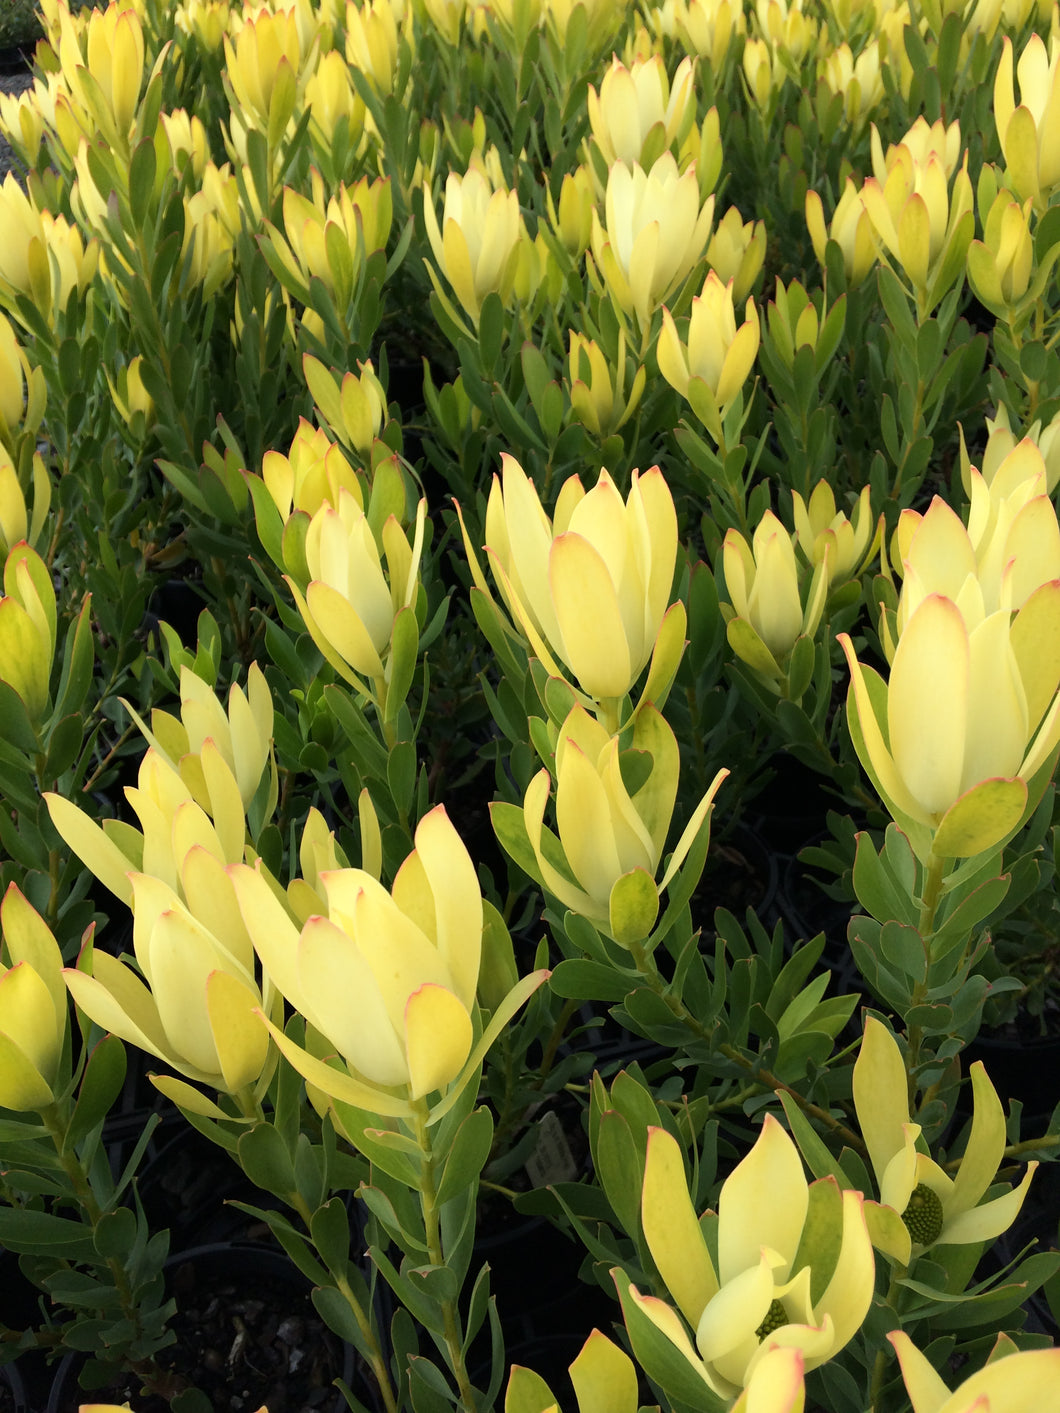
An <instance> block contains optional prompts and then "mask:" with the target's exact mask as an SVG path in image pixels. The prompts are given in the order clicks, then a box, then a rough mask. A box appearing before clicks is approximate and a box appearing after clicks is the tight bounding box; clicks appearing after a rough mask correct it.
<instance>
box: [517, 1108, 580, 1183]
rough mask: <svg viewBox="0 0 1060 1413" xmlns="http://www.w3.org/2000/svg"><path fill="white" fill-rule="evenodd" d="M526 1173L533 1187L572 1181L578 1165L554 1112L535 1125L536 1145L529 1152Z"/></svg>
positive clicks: (576, 1174) (576, 1173) (575, 1175)
mask: <svg viewBox="0 0 1060 1413" xmlns="http://www.w3.org/2000/svg"><path fill="white" fill-rule="evenodd" d="M526 1173H527V1176H528V1177H529V1179H530V1181H531V1182H532V1183H533V1184H534V1186H535V1187H547V1186H548V1185H549V1183H552V1182H573V1181H574V1179H575V1178H576V1177H577V1176H578V1167H577V1164H576V1163H575V1161H574V1155H573V1153H572V1152H571V1151H570V1144H569V1143H568V1142H567V1139H566V1136H565V1135H564V1132H563V1125H562V1124H561V1123H560V1121H559V1119H558V1118H557V1117H556V1115H555V1114H554V1113H548V1114H546V1115H545V1117H544V1118H543V1119H542V1120H541V1122H540V1123H539V1124H538V1126H537V1147H536V1148H535V1149H534V1151H533V1153H531V1155H530V1158H529V1161H528V1162H527V1165H526Z"/></svg>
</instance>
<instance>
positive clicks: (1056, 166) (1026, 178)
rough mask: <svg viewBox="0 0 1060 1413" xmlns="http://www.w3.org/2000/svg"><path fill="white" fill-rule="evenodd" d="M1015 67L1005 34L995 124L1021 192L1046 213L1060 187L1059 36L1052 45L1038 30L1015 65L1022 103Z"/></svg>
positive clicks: (1010, 172) (996, 89) (1014, 183)
mask: <svg viewBox="0 0 1060 1413" xmlns="http://www.w3.org/2000/svg"><path fill="white" fill-rule="evenodd" d="M1012 69H1013V55H1012V40H1011V39H1010V38H1009V36H1008V35H1006V36H1005V38H1004V40H1003V42H1002V49H1001V59H1000V62H999V63H998V66H997V76H996V78H995V80H994V122H995V124H996V126H997V135H998V141H999V142H1000V143H1001V150H1002V152H1003V154H1004V157H1005V165H1006V169H1007V176H1008V179H1009V181H1010V182H1011V183H1012V186H1013V187H1014V189H1015V191H1016V194H1017V195H1018V196H1019V198H1020V200H1021V201H1028V200H1029V201H1033V203H1034V206H1035V209H1036V210H1038V211H1042V210H1044V209H1045V207H1046V206H1048V204H1049V199H1050V196H1051V195H1052V193H1053V192H1054V191H1055V190H1056V188H1057V186H1060V35H1057V34H1054V35H1053V36H1051V37H1050V40H1049V47H1048V49H1047V48H1046V44H1045V41H1044V40H1043V39H1042V37H1041V35H1039V34H1032V35H1031V36H1030V38H1029V39H1028V40H1027V43H1026V45H1025V46H1024V48H1023V53H1022V54H1021V55H1020V57H1019V63H1018V64H1017V65H1016V77H1017V78H1018V79H1019V88H1020V103H1019V106H1018V107H1017V106H1016V96H1015V92H1014V90H1013V73H1012Z"/></svg>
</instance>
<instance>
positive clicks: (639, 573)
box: [468, 454, 677, 700]
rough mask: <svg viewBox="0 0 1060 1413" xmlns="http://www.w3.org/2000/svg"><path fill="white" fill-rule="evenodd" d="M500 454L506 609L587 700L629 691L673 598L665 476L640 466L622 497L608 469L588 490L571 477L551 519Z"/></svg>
mask: <svg viewBox="0 0 1060 1413" xmlns="http://www.w3.org/2000/svg"><path fill="white" fill-rule="evenodd" d="M501 461H502V475H501V477H496V476H495V477H494V480H493V487H492V490H491V491H490V497H489V503H488V505H487V509H486V548H487V551H488V553H489V557H490V563H491V566H492V569H493V573H494V577H495V578H496V580H497V583H498V585H499V587H500V590H501V594H502V597H503V598H504V601H505V603H506V605H507V607H508V609H509V612H510V613H511V615H512V617H513V619H514V620H515V622H516V623H517V624H518V625H519V628H520V629H521V630H522V632H523V633H524V634H525V635H526V637H527V638H528V639H529V641H530V645H531V648H532V650H533V653H534V656H536V657H537V658H539V659H540V660H541V661H542V662H543V663H544V664H545V666H546V667H547V668H548V670H549V671H550V672H551V673H553V674H554V675H556V676H564V675H565V673H564V670H563V667H561V666H560V665H559V664H560V663H562V664H564V665H565V666H566V669H567V671H568V672H569V673H570V674H571V675H572V676H573V677H574V679H575V680H576V681H577V683H578V685H579V686H580V687H581V689H582V691H583V692H585V693H586V694H587V695H588V696H589V697H590V698H592V699H594V700H601V699H617V698H621V697H624V696H625V694H626V693H627V692H628V691H629V690H630V688H631V687H632V686H633V684H634V683H635V682H636V680H637V678H638V677H639V676H640V674H641V672H642V671H643V669H644V667H645V666H646V665H647V663H648V659H649V658H650V657H651V655H652V650H653V648H654V647H655V644H656V640H657V639H658V637H659V633H660V630H661V627H662V623H663V619H664V617H665V615H666V613H667V609H668V607H669V605H670V592H671V589H672V587H673V574H674V566H675V564H676V555H677V513H676V511H675V509H674V504H673V498H672V496H671V495H670V491H669V488H668V487H667V485H666V482H665V480H664V478H663V475H662V473H661V472H660V471H659V469H658V467H652V468H651V470H649V471H645V472H643V473H639V472H634V473H633V477H632V485H631V487H630V492H629V496H628V497H627V498H626V500H625V501H623V498H622V495H621V492H620V491H619V490H618V489H617V487H616V486H615V484H614V482H613V481H612V479H611V477H610V476H609V475H608V473H607V471H606V470H602V471H601V472H600V477H599V479H598V481H597V483H596V485H595V486H594V487H593V489H592V490H591V491H588V492H586V491H585V489H584V487H583V486H582V484H581V481H580V480H579V478H578V477H576V476H572V477H570V478H568V480H567V481H566V482H565V483H564V485H563V488H562V490H561V491H560V496H559V501H558V503H557V506H556V513H555V517H554V519H553V520H550V519H549V517H548V515H547V514H546V513H545V511H544V509H543V508H542V505H541V502H540V500H539V498H538V494H537V490H536V488H535V486H534V484H533V482H532V481H531V480H530V478H529V477H528V476H527V475H526V473H525V472H524V471H523V469H522V467H521V466H520V465H519V463H518V462H517V461H516V460H515V458H514V457H512V456H509V455H507V454H505V455H503V456H502V458H501ZM468 548H469V550H470V546H468ZM471 554H472V557H473V551H471ZM480 577H481V576H480ZM483 584H484V581H483ZM557 659H558V661H557Z"/></svg>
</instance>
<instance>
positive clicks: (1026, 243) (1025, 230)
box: [968, 191, 1034, 317]
mask: <svg viewBox="0 0 1060 1413" xmlns="http://www.w3.org/2000/svg"><path fill="white" fill-rule="evenodd" d="M1031 208H1032V203H1031V200H1030V198H1029V197H1028V199H1027V200H1026V201H1025V202H1024V203H1023V205H1022V206H1021V205H1020V204H1019V203H1018V202H1016V201H1013V200H1012V198H1011V196H1010V195H1009V193H1008V192H1007V191H999V192H998V194H997V197H996V198H995V200H994V202H993V203H992V205H991V207H990V210H989V211H988V212H987V214H986V219H985V220H984V222H983V239H982V240H973V241H972V243H971V245H970V246H969V247H968V283H969V284H970V285H971V287H972V292H973V294H974V295H975V297H976V299H978V300H979V302H980V303H981V304H985V305H986V307H987V308H988V309H990V310H992V311H993V312H994V313H996V314H999V315H1001V316H1002V317H1004V315H1005V313H1007V312H1008V310H1009V309H1011V308H1012V306H1013V305H1016V304H1018V303H1019V301H1020V300H1021V299H1022V298H1023V296H1024V295H1025V294H1026V293H1027V289H1028V286H1029V285H1030V282H1031V276H1032V274H1033V272H1034V238H1033V236H1032V235H1031Z"/></svg>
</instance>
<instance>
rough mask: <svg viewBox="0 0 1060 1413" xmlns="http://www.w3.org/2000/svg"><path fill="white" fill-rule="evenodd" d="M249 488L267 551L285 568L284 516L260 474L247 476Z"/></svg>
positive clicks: (279, 567)
mask: <svg viewBox="0 0 1060 1413" xmlns="http://www.w3.org/2000/svg"><path fill="white" fill-rule="evenodd" d="M246 483H247V489H248V490H249V491H250V499H251V502H252V504H253V506H254V523H255V525H256V526H257V531H258V539H259V540H260V541H261V545H262V548H263V549H264V551H265V553H266V554H267V555H268V556H269V558H270V559H271V560H272V562H273V564H275V565H276V567H277V569H285V568H286V565H285V564H284V559H283V518H282V517H281V515H280V512H279V509H278V508H277V505H276V502H275V501H274V500H273V498H272V495H271V494H270V492H269V488H268V487H267V486H266V484H265V482H264V481H263V480H262V479H261V477H260V476H249V475H248V476H247V478H246Z"/></svg>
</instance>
